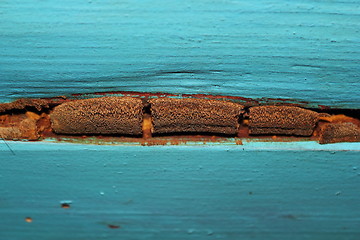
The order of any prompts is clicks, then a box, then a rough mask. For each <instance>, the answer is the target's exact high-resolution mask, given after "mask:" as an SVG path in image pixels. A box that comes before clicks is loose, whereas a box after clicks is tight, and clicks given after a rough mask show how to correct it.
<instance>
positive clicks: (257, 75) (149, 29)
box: [0, 0, 360, 108]
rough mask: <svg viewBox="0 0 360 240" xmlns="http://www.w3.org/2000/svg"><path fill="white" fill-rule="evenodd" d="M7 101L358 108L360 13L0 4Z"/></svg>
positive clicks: (227, 1)
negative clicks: (149, 96) (75, 97)
mask: <svg viewBox="0 0 360 240" xmlns="http://www.w3.org/2000/svg"><path fill="white" fill-rule="evenodd" d="M0 29H1V34H0V49H1V52H0V101H1V102H4V101H11V100H14V99H17V98H21V97H52V96H57V95H69V94H71V93H91V92H98V91H151V92H158V91H160V92H172V93H206V94H215V95H235V96H242V97H252V98H262V97H268V98H284V99H293V100H295V101H308V102H310V103H311V104H313V105H314V106H317V105H318V104H320V105H327V106H331V107H336V108H359V107H360V105H359V102H360V101H359V100H360V97H359V96H360V94H359V89H360V81H359V76H360V68H359V64H360V54H359V53H360V52H359V47H358V46H359V43H360V33H359V31H360V30H359V29H360V4H359V1H358V0H344V1H312V0H311V1H310V0H294V1H285V0H281V1H264V0H259V1H252V2H249V1H233V0H204V1H194V0H184V1H181V2H178V1H164V0H154V1H136V2H134V1H117V0H105V1H91V0H90V1H73V0H64V1H40V0H33V1H25V0H14V1H1V2H0Z"/></svg>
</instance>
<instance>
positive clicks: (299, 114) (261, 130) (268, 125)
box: [249, 106, 319, 136]
mask: <svg viewBox="0 0 360 240" xmlns="http://www.w3.org/2000/svg"><path fill="white" fill-rule="evenodd" d="M318 115H319V114H318V113H317V112H314V111H310V110H306V109H302V108H299V107H289V106H260V107H252V108H250V121H249V130H250V134H265V135H266V134H280V135H297V136H310V135H311V134H312V133H313V131H314V128H315V126H316V123H317V121H318V118H319V116H318Z"/></svg>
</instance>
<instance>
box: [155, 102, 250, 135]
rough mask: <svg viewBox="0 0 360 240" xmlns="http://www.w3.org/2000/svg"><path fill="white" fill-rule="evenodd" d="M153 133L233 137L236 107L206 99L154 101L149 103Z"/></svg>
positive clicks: (240, 109)
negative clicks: (224, 135) (226, 135)
mask: <svg viewBox="0 0 360 240" xmlns="http://www.w3.org/2000/svg"><path fill="white" fill-rule="evenodd" d="M149 103H150V105H151V115H152V121H153V132H154V133H186V132H188V133H195V132H201V133H219V134H229V135H234V134H236V133H237V129H238V120H239V116H240V114H241V111H242V109H243V106H242V105H240V104H236V103H232V102H227V101H217V100H206V99H192V98H187V99H172V98H158V99H152V100H150V101H149Z"/></svg>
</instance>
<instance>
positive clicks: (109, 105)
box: [50, 97, 143, 135]
mask: <svg viewBox="0 0 360 240" xmlns="http://www.w3.org/2000/svg"><path fill="white" fill-rule="evenodd" d="M142 110H143V103H142V101H141V100H140V99H137V98H129V97H103V98H93V99H86V100H78V101H73V102H67V103H63V104H61V105H59V106H57V107H55V108H54V110H53V112H52V113H51V114H50V118H51V123H52V128H53V130H54V131H55V132H56V133H60V134H122V135H141V134H142V122H143V113H142Z"/></svg>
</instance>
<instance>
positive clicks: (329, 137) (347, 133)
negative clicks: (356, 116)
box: [319, 122, 360, 144]
mask: <svg viewBox="0 0 360 240" xmlns="http://www.w3.org/2000/svg"><path fill="white" fill-rule="evenodd" d="M319 142H320V143H321V144H325V143H336V142H360V128H359V127H358V126H356V125H355V124H354V123H351V122H345V123H330V124H327V125H326V126H325V127H324V129H323V131H322V134H321V135H320V141H319Z"/></svg>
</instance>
